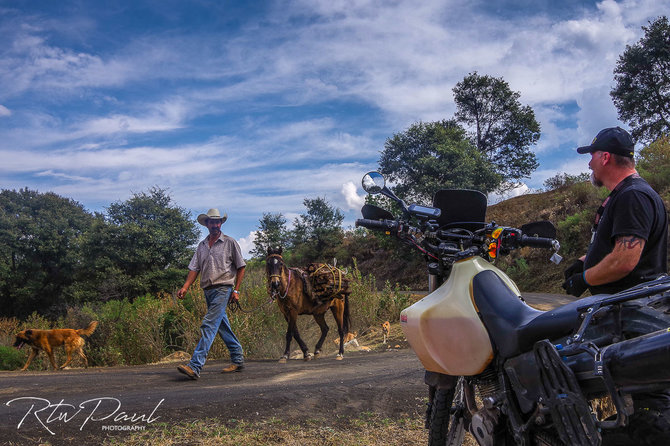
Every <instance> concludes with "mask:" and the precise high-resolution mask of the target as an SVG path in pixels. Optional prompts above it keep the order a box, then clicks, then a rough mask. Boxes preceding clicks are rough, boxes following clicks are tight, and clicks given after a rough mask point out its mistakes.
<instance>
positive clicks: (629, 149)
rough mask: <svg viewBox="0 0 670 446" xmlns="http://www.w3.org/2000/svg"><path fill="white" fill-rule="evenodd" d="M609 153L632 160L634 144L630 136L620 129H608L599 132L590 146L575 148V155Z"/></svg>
mask: <svg viewBox="0 0 670 446" xmlns="http://www.w3.org/2000/svg"><path fill="white" fill-rule="evenodd" d="M597 151H601V152H610V153H614V154H616V155H621V156H627V157H629V158H632V157H633V155H634V154H635V143H634V142H633V138H632V137H631V136H630V134H629V133H628V132H627V131H625V130H624V129H622V128H621V127H610V128H607V129H604V130H601V131H600V132H599V133H598V134H597V135H596V137H595V138H593V141H592V142H591V145H590V146H584V147H579V148H577V153H593V152H597Z"/></svg>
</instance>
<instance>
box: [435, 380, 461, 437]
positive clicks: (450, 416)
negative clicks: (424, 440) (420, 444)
mask: <svg viewBox="0 0 670 446" xmlns="http://www.w3.org/2000/svg"><path fill="white" fill-rule="evenodd" d="M463 380H464V379H463V377H459V378H458V382H457V384H456V387H454V388H451V389H444V390H443V389H438V390H436V391H435V396H434V397H433V404H432V407H431V412H430V419H429V421H430V426H429V428H428V445H429V446H445V445H447V446H458V445H460V444H462V443H463V437H464V435H465V412H466V411H467V409H466V408H465V396H464V393H463Z"/></svg>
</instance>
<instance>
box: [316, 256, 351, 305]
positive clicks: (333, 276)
mask: <svg viewBox="0 0 670 446" xmlns="http://www.w3.org/2000/svg"><path fill="white" fill-rule="evenodd" d="M305 270H306V271H307V274H308V275H309V285H310V287H311V293H312V298H313V299H314V300H315V301H316V302H325V301H327V300H330V299H344V298H345V297H346V296H349V294H351V291H350V289H349V282H350V281H349V278H348V277H346V275H345V274H346V273H345V272H344V271H342V270H341V269H339V268H337V267H335V266H334V265H328V264H327V263H310V264H309V265H307V268H305Z"/></svg>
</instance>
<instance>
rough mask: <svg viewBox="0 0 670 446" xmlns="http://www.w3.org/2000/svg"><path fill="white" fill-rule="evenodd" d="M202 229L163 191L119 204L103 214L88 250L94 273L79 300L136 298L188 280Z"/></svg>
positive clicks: (93, 229) (88, 240)
mask: <svg viewBox="0 0 670 446" xmlns="http://www.w3.org/2000/svg"><path fill="white" fill-rule="evenodd" d="M199 233H200V232H199V230H198V227H197V226H196V224H195V223H194V221H193V220H192V219H191V217H190V215H189V213H188V212H187V211H185V210H184V209H183V208H181V207H178V206H176V205H174V204H173V203H172V199H171V198H170V196H169V195H168V193H167V191H166V190H164V189H161V188H158V187H154V188H151V189H149V191H148V192H141V193H137V194H134V195H133V196H132V197H131V198H129V199H128V200H127V201H124V202H115V203H113V204H111V205H110V206H109V207H108V208H107V212H106V215H97V216H96V220H95V222H94V224H93V225H92V226H91V229H90V230H89V231H88V232H87V234H86V236H85V238H84V243H83V247H82V249H83V252H84V256H85V258H86V261H87V262H86V263H87V265H89V269H88V270H87V271H86V276H87V277H89V278H90V279H89V280H86V278H85V277H82V281H81V282H82V283H86V286H80V287H78V288H76V289H74V290H73V294H76V295H78V297H79V299H83V300H88V299H91V298H92V295H93V294H97V295H101V296H100V298H102V299H103V300H106V299H110V298H119V297H129V298H134V297H137V296H139V295H142V294H145V293H155V292H158V291H165V290H169V289H170V288H171V287H174V286H175V284H176V283H178V282H180V281H182V280H183V278H184V277H183V276H184V274H185V268H186V266H187V265H188V261H189V260H190V256H191V255H192V250H191V246H192V245H193V244H195V243H196V242H197V240H198V236H199Z"/></svg>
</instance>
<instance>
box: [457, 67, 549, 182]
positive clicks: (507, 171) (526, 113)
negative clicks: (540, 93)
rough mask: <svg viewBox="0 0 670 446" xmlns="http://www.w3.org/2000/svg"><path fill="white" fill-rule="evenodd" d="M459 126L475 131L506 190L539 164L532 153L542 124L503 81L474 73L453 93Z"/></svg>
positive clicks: (474, 134)
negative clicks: (461, 124)
mask: <svg viewBox="0 0 670 446" xmlns="http://www.w3.org/2000/svg"><path fill="white" fill-rule="evenodd" d="M453 92H454V102H455V103H456V107H457V111H456V115H455V118H456V120H457V121H458V122H460V123H463V124H465V125H466V126H468V127H469V128H473V129H474V131H473V135H472V137H473V139H474V141H475V144H476V146H477V148H478V149H479V151H480V152H481V153H483V154H484V155H485V156H486V158H487V159H488V160H489V161H490V162H492V163H493V164H494V165H495V167H496V171H497V172H498V173H499V174H500V175H501V176H502V184H503V186H507V187H513V186H515V185H517V184H518V180H520V179H521V178H526V177H529V176H530V174H531V173H532V172H533V171H534V170H535V169H537V166H538V162H537V158H536V157H535V154H534V153H533V152H532V151H531V150H530V147H531V146H532V145H534V144H535V143H536V142H537V140H538V139H539V138H540V124H539V123H538V122H537V120H536V119H535V112H533V109H532V108H531V107H530V106H528V105H521V103H520V102H519V98H520V97H521V95H520V94H519V93H518V92H515V91H512V90H511V89H510V88H509V85H508V84H507V82H505V81H504V80H503V78H494V77H491V76H480V75H479V74H477V72H474V73H470V74H469V75H467V76H466V77H465V78H464V79H463V80H462V81H461V82H459V83H458V84H456V86H455V87H454V89H453Z"/></svg>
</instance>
